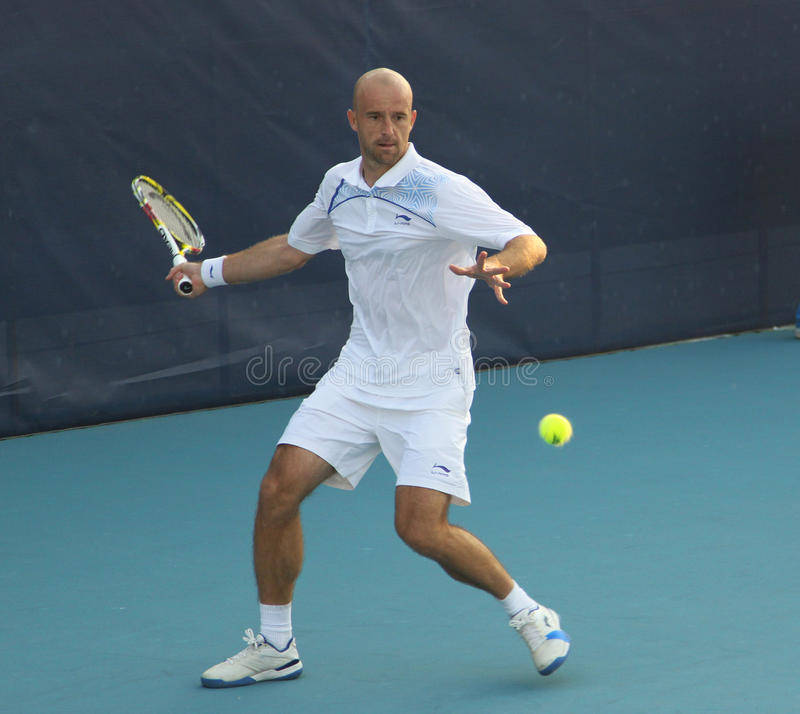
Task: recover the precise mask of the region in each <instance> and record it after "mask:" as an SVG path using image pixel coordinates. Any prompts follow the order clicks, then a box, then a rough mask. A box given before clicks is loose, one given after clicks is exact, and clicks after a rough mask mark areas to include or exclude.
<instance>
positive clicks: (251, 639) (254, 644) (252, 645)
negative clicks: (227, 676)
mask: <svg viewBox="0 0 800 714" xmlns="http://www.w3.org/2000/svg"><path fill="white" fill-rule="evenodd" d="M242 639H243V640H244V641H245V642H246V643H247V647H245V648H244V649H243V650H242V651H241V652H237V653H236V654H235V655H233V657H228V659H227V660H226V661H227V662H235V661H236V660H237V659H241V658H242V657H244V656H245V655H248V654H250V653H251V652H253V651H254V650H257V649H258V648H259V647H263V646H264V639H263V636H262V639H261V640H259V639H258V635H256V634H255V633H254V632H253V630H252V628H250V627H248V628H247V629H246V630H245V631H244V637H242Z"/></svg>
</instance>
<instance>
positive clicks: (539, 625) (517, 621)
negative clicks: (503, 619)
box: [508, 605, 569, 676]
mask: <svg viewBox="0 0 800 714" xmlns="http://www.w3.org/2000/svg"><path fill="white" fill-rule="evenodd" d="M508 624H509V625H510V626H511V627H513V628H514V629H515V630H516V631H517V632H519V634H520V636H521V637H522V639H523V640H525V643H526V644H527V645H528V647H529V648H530V651H531V656H532V657H533V663H534V664H535V665H536V669H537V670H539V674H543V675H545V676H547V675H548V674H552V673H553V672H555V671H556V670H557V669H558V668H559V667H560V666H561V665H562V664H564V660H566V659H567V655H568V654H569V635H568V634H567V633H566V632H564V630H562V629H560V627H561V622H560V620H559V618H558V613H557V612H556V611H555V610H551V609H550V608H547V607H544V606H543V605H537V606H536V607H530V608H527V607H526V608H525V609H524V610H521V611H520V612H518V613H517V614H516V615H514V617H512V618H511V620H509V623H508Z"/></svg>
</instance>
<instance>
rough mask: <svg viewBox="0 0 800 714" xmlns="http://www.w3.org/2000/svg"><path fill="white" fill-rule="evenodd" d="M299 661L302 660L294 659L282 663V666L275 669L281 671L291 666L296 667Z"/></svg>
mask: <svg viewBox="0 0 800 714" xmlns="http://www.w3.org/2000/svg"><path fill="white" fill-rule="evenodd" d="M298 662H300V660H299V659H293V660H291V661H290V662H287V663H286V664H282V665H281V666H280V667H275V671H276V672H280V671H281V670H282V669H289V667H294V666H295V665H296V664H297V663H298Z"/></svg>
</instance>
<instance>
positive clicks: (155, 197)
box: [131, 176, 206, 295]
mask: <svg viewBox="0 0 800 714" xmlns="http://www.w3.org/2000/svg"><path fill="white" fill-rule="evenodd" d="M131 189H132V190H133V195H134V196H136V200H137V201H139V205H140V206H141V207H142V210H143V211H144V212H145V213H146V214H147V215H148V216H149V218H150V220H151V221H153V225H154V226H155V227H156V228H157V229H158V232H159V233H160V234H161V237H162V238H163V239H164V242H165V243H166V244H167V247H168V248H169V250H170V253H172V264H173V265H180V264H181V263H185V262H186V254H187V253H190V254H192V255H197V254H198V253H199V252H200V251H201V250H203V246H205V244H206V241H205V238H203V234H202V233H201V232H200V229H199V228H198V227H197V223H195V222H194V218H192V217H191V216H190V215H189V211H187V210H186V209H185V208H184V207H183V206H181V204H180V203H178V201H177V200H176V199H175V197H174V196H171V195H170V194H168V193H167V192H166V191H165V190H164V189H163V187H162V186H161V185H160V184H158V183H156V182H155V181H153V179H151V178H149V177H147V176H137V177H136V178H135V179H133V181H132V182H131ZM178 289H179V290H180V291H181V292H182V293H183V294H184V295H188V294H189V293H191V292H192V281H191V280H189V278H187V277H183V278H181V279H180V281H179V282H178Z"/></svg>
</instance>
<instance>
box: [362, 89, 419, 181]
mask: <svg viewBox="0 0 800 714" xmlns="http://www.w3.org/2000/svg"><path fill="white" fill-rule="evenodd" d="M347 118H348V120H349V121H350V126H351V127H352V128H353V131H356V132H358V143H359V145H360V147H361V154H362V156H363V157H364V160H365V162H366V163H367V166H368V167H369V168H370V169H372V170H377V171H379V172H380V173H383V172H385V171H388V170H389V169H390V168H391V167H392V166H394V165H395V164H396V163H397V162H398V161H399V160H400V159H401V158H402V157H403V155H404V154H405V153H406V149H407V148H408V137H409V134H411V129H412V127H413V126H414V121H415V120H416V118H417V112H416V111H415V110H412V109H411V94H410V92H409V91H408V90H407V89H405V88H403V87H402V86H399V85H397V84H394V83H387V82H380V81H372V82H368V83H366V84H365V85H364V87H362V88H361V89H360V91H359V93H358V98H357V103H356V107H355V109H349V110H348V111H347Z"/></svg>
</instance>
